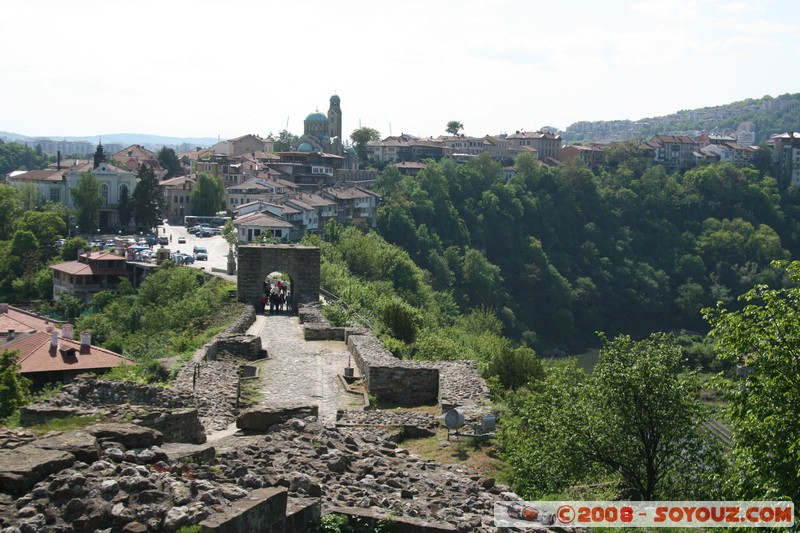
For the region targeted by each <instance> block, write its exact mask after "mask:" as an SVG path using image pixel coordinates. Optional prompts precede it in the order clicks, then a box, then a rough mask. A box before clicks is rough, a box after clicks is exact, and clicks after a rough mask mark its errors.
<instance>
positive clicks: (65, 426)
mask: <svg viewBox="0 0 800 533" xmlns="http://www.w3.org/2000/svg"><path fill="white" fill-rule="evenodd" d="M102 421H103V419H102V417H99V416H76V417H71V418H54V419H52V420H49V421H47V422H44V423H42V424H37V425H34V426H26V427H25V429H26V430H28V431H30V432H31V433H34V434H36V435H44V434H45V433H49V432H51V431H76V430H79V429H83V428H85V427H87V426H91V425H93V424H97V423H99V422H102ZM9 427H10V426H9Z"/></svg>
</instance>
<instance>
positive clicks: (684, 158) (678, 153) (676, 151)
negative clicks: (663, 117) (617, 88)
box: [648, 135, 695, 172]
mask: <svg viewBox="0 0 800 533" xmlns="http://www.w3.org/2000/svg"><path fill="white" fill-rule="evenodd" d="M648 144H649V145H650V146H652V147H653V149H654V156H653V161H654V162H655V163H658V164H660V165H664V167H665V168H666V170H667V172H682V171H684V170H686V169H688V168H691V167H692V166H693V165H694V164H695V155H694V151H695V143H694V141H693V140H692V139H691V138H690V137H687V136H685V135H655V136H653V137H652V138H651V139H650V140H649V141H648Z"/></svg>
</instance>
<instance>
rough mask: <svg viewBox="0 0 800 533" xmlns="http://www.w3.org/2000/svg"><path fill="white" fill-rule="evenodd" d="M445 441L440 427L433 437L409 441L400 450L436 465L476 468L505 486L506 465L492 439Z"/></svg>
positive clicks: (444, 431) (445, 434)
mask: <svg viewBox="0 0 800 533" xmlns="http://www.w3.org/2000/svg"><path fill="white" fill-rule="evenodd" d="M452 439H453V437H451V440H450V441H449V442H448V441H447V428H444V427H440V428H438V429H437V431H436V435H435V436H433V437H426V438H424V439H408V440H405V441H403V443H402V446H403V447H404V448H406V449H407V450H408V451H410V452H411V453H413V454H416V455H419V456H420V457H425V458H427V459H433V460H434V461H436V462H437V463H443V464H458V465H464V466H468V467H471V468H475V469H477V470H479V471H481V472H482V473H483V475H484V476H486V477H492V478H495V479H498V480H500V481H501V482H503V483H505V482H507V481H508V479H509V471H508V466H507V465H506V463H505V462H504V461H503V460H502V459H500V456H499V453H498V448H497V442H496V441H494V440H491V439H486V438H483V439H479V438H467V437H463V436H462V437H460V440H458V441H455V440H452Z"/></svg>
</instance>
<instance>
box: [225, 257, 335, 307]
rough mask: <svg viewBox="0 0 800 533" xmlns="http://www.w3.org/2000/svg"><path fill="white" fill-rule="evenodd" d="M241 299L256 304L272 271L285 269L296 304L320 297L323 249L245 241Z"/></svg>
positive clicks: (312, 300) (239, 294)
mask: <svg viewBox="0 0 800 533" xmlns="http://www.w3.org/2000/svg"><path fill="white" fill-rule="evenodd" d="M238 260H239V270H238V282H237V285H238V298H239V301H240V302H244V303H246V304H249V305H255V304H256V302H257V301H258V298H259V297H260V296H261V294H262V293H263V292H264V285H263V283H264V279H266V277H267V276H268V275H269V274H270V273H271V272H275V271H277V272H286V273H287V274H288V275H289V277H290V280H291V290H292V298H293V305H292V309H297V308H298V307H299V306H300V305H303V304H308V303H312V302H316V301H318V300H319V279H320V268H319V264H320V250H319V248H316V247H313V246H299V245H294V244H246V245H240V246H239V255H238Z"/></svg>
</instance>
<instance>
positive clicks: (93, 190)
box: [71, 171, 103, 233]
mask: <svg viewBox="0 0 800 533" xmlns="http://www.w3.org/2000/svg"><path fill="white" fill-rule="evenodd" d="M71 193H72V200H73V202H75V210H76V213H77V218H78V227H79V228H80V229H82V230H83V231H84V233H89V232H91V231H93V229H94V228H96V227H97V226H98V223H99V220H100V208H101V207H102V206H103V195H102V193H101V192H100V182H99V181H98V180H97V178H96V177H95V176H94V174H93V173H92V172H91V171H89V172H84V173H83V175H82V176H81V179H80V180H79V181H78V185H77V187H75V188H74V189H72V191H71Z"/></svg>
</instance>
